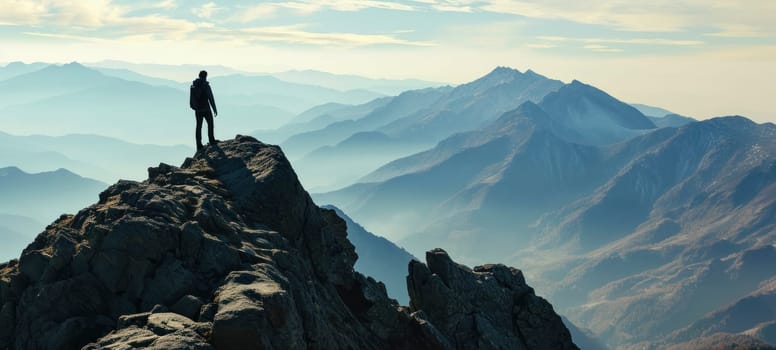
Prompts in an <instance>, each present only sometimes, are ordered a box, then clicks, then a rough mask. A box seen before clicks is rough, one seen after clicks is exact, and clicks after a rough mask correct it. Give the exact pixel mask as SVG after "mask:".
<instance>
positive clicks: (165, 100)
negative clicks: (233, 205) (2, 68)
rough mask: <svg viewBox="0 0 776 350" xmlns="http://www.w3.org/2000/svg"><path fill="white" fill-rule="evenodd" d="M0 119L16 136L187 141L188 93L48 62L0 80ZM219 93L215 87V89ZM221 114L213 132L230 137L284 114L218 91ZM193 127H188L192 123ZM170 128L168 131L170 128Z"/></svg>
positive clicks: (277, 121) (275, 121) (280, 121)
mask: <svg viewBox="0 0 776 350" xmlns="http://www.w3.org/2000/svg"><path fill="white" fill-rule="evenodd" d="M0 87H3V89H4V91H6V89H7V91H9V92H8V93H6V94H4V96H2V97H0V121H3V122H4V123H5V124H4V125H5V126H4V130H3V131H6V132H11V133H15V134H49V135H62V134H67V133H92V134H99V135H103V136H111V137H117V138H121V139H123V140H127V141H134V142H138V143H156V144H180V143H184V144H191V143H192V142H193V141H192V140H191V131H190V129H188V128H182V127H181V125H193V120H194V118H193V115H192V114H191V113H190V112H191V111H190V109H189V108H188V107H187V102H186V101H187V92H185V91H183V90H181V89H178V88H172V87H166V86H151V85H147V84H144V83H140V82H136V81H127V80H123V79H119V78H116V77H109V76H106V75H104V74H102V73H100V72H98V71H96V70H94V69H90V68H87V67H84V66H82V65H80V64H77V63H71V64H67V65H63V66H49V67H46V68H43V69H41V70H38V71H35V72H33V73H28V74H24V75H20V76H17V77H15V78H11V79H9V80H5V81H2V82H0ZM214 89H215V90H216V94H217V95H218V93H219V92H218V91H219V90H218V86H217V85H216V86H215V87H214ZM218 98H219V105H220V107H221V108H220V109H221V112H222V117H223V118H219V123H218V124H219V125H218V128H217V129H216V132H217V133H219V134H226V135H234V134H235V133H238V132H240V131H244V130H246V129H247V130H253V129H256V128H258V127H260V126H279V125H281V124H283V123H285V122H286V121H287V118H290V116H291V114H290V113H289V112H286V111H283V110H280V109H277V108H275V107H267V106H263V105H255V104H251V103H252V102H251V101H250V100H248V101H246V100H245V99H243V98H237V97H233V98H232V99H236V100H239V102H240V103H239V104H232V103H230V96H229V95H227V94H221V95H218ZM191 127H192V128H193V126H191ZM170 131H173V132H170Z"/></svg>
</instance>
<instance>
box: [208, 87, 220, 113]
mask: <svg viewBox="0 0 776 350" xmlns="http://www.w3.org/2000/svg"><path fill="white" fill-rule="evenodd" d="M207 99H208V100H209V101H210V105H211V106H213V113H215V114H216V115H218V108H216V99H215V97H213V89H211V88H210V86H208V87H207Z"/></svg>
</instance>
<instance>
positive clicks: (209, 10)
mask: <svg viewBox="0 0 776 350" xmlns="http://www.w3.org/2000/svg"><path fill="white" fill-rule="evenodd" d="M220 10H221V8H220V7H218V6H216V4H215V3H214V2H209V3H207V4H204V5H202V6H200V7H195V8H193V9H191V13H193V14H194V15H195V16H197V17H199V18H210V17H211V16H213V14H214V13H216V12H218V11H220Z"/></svg>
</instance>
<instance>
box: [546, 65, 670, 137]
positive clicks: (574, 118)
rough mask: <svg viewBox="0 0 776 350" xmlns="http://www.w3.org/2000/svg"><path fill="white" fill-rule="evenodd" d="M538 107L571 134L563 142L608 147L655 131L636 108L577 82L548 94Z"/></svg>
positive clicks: (652, 124)
mask: <svg viewBox="0 0 776 350" xmlns="http://www.w3.org/2000/svg"><path fill="white" fill-rule="evenodd" d="M540 106H541V107H542V109H543V110H544V111H546V112H547V113H548V114H549V115H550V116H551V118H553V119H555V120H556V121H557V122H558V123H561V124H562V125H563V126H564V127H566V128H567V129H569V130H570V131H572V133H567V134H566V135H562V136H563V137H564V138H565V139H567V140H569V141H572V142H575V143H580V144H593V145H605V144H611V143H615V142H619V141H623V140H627V139H629V138H632V137H634V136H636V135H639V134H641V133H643V132H644V131H645V130H651V129H655V128H657V126H655V124H654V123H653V122H652V121H651V120H650V119H649V118H647V117H646V116H645V115H644V114H642V113H641V112H639V111H638V110H637V109H635V108H633V107H631V106H630V105H628V104H626V103H623V102H620V101H619V100H617V99H615V98H614V97H612V96H610V95H609V94H607V93H606V92H604V91H601V90H599V89H597V88H595V87H593V86H590V85H587V84H584V83H581V82H579V81H577V80H574V81H573V82H571V83H570V84H568V85H565V86H563V87H562V88H560V89H559V90H558V91H557V92H554V93H551V94H549V95H547V96H546V97H545V98H544V99H542V101H541V103H540Z"/></svg>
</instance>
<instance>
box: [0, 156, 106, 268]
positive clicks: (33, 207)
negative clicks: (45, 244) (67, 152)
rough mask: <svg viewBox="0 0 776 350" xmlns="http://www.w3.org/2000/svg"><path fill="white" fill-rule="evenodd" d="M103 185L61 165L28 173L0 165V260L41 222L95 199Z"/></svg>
mask: <svg viewBox="0 0 776 350" xmlns="http://www.w3.org/2000/svg"><path fill="white" fill-rule="evenodd" d="M105 187H107V185H106V184H105V183H102V182H99V181H95V180H91V179H87V178H83V177H81V176H78V175H76V174H73V173H71V172H69V171H67V170H65V169H59V170H56V171H51V172H43V173H36V174H29V173H26V172H23V171H21V170H19V169H18V168H15V167H6V168H0V193H2V195H1V196H0V239H2V241H3V244H2V248H1V249H0V260H1V261H7V260H9V259H11V258H15V257H18V256H19V253H20V252H21V251H22V249H24V247H26V246H27V245H28V244H29V243H30V242H31V241H32V239H33V238H34V237H35V235H37V234H38V233H40V232H41V231H43V229H44V228H45V223H48V222H51V221H52V220H54V219H56V218H57V217H59V216H60V215H62V214H65V213H74V212H76V211H78V210H80V209H81V208H83V207H84V206H86V205H89V204H92V203H94V202H96V201H97V195H98V194H99V193H100V192H101V191H102V190H104V189H105Z"/></svg>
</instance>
